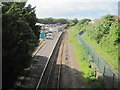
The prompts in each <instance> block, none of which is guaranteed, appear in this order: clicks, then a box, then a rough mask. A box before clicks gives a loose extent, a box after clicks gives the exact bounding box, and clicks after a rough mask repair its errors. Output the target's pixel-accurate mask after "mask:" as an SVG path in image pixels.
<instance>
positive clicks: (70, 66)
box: [60, 31, 86, 88]
mask: <svg viewBox="0 0 120 90" xmlns="http://www.w3.org/2000/svg"><path fill="white" fill-rule="evenodd" d="M65 39H66V40H65V45H64V52H63V59H62V69H61V84H60V88H85V87H86V85H85V84H84V82H83V76H82V74H83V73H82V72H81V71H80V67H79V64H78V62H77V59H76V56H75V51H74V47H73V45H72V43H70V42H69V41H68V40H69V39H70V33H69V31H67V32H66V36H65Z"/></svg>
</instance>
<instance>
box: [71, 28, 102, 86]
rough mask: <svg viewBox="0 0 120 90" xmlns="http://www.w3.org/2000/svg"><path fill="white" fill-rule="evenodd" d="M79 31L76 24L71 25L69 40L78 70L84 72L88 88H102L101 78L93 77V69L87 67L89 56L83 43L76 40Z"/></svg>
mask: <svg viewBox="0 0 120 90" xmlns="http://www.w3.org/2000/svg"><path fill="white" fill-rule="evenodd" d="M78 33H79V29H78V28H76V26H74V27H71V30H70V35H71V39H70V40H69V41H70V42H71V43H72V44H73V46H74V48H75V55H76V57H77V60H78V63H79V64H80V70H81V71H82V72H83V73H84V75H83V76H84V78H85V80H84V81H85V83H86V84H87V85H88V87H89V88H102V87H103V82H102V79H97V78H96V77H95V74H94V72H95V70H96V69H93V68H89V60H90V57H89V56H88V54H87V52H86V50H85V48H84V47H83V45H82V44H81V43H80V42H79V41H78V38H77V34H78Z"/></svg>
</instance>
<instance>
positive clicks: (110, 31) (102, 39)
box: [75, 15, 120, 70]
mask: <svg viewBox="0 0 120 90" xmlns="http://www.w3.org/2000/svg"><path fill="white" fill-rule="evenodd" d="M102 18H103V19H101V20H100V21H99V22H96V23H94V24H92V23H89V24H88V23H84V24H83V23H78V24H77V25H76V26H75V28H77V30H79V31H81V30H82V31H84V32H86V35H85V36H84V38H85V39H86V40H87V41H88V42H89V43H90V44H91V45H92V46H93V47H94V48H95V49H96V51H98V52H99V53H100V54H101V55H102V57H104V59H105V60H106V61H107V62H108V63H109V64H111V66H112V67H113V68H114V69H115V70H118V69H119V68H118V45H119V42H120V37H119V36H120V30H119V27H120V23H118V22H117V21H115V20H113V19H114V17H113V15H106V16H103V17H102ZM110 18H113V19H110ZM81 22H82V21H81Z"/></svg>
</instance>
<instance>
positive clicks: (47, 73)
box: [35, 32, 64, 90]
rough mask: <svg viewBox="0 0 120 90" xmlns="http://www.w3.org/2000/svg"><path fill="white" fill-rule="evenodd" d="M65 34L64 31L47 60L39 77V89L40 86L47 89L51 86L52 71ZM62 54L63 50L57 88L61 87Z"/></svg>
mask: <svg viewBox="0 0 120 90" xmlns="http://www.w3.org/2000/svg"><path fill="white" fill-rule="evenodd" d="M63 36H64V32H63V33H62V34H61V36H60V38H59V39H58V41H57V43H56V45H55V48H54V49H53V53H51V57H50V58H49V60H48V61H47V62H46V65H45V67H44V69H43V71H42V74H41V76H40V78H39V81H38V83H37V85H36V87H35V90H38V89H39V88H45V89H47V88H48V87H49V83H50V82H51V81H50V79H51V74H52V72H53V70H54V67H55V64H56V60H57V56H58V51H59V47H60V45H61V42H62V43H63V41H62V40H63ZM63 44H64V43H63ZM62 48H63V47H62ZM62 51H63V50H62ZM62 54H63V52H62V53H61V62H60V65H59V68H58V77H57V87H56V88H57V89H58V88H59V87H60V73H61V64H62Z"/></svg>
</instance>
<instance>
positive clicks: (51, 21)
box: [37, 17, 68, 24]
mask: <svg viewBox="0 0 120 90" xmlns="http://www.w3.org/2000/svg"><path fill="white" fill-rule="evenodd" d="M37 22H39V23H42V24H56V23H60V24H67V23H68V22H67V20H66V19H64V18H61V19H54V18H52V17H48V18H43V19H38V20H37Z"/></svg>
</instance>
